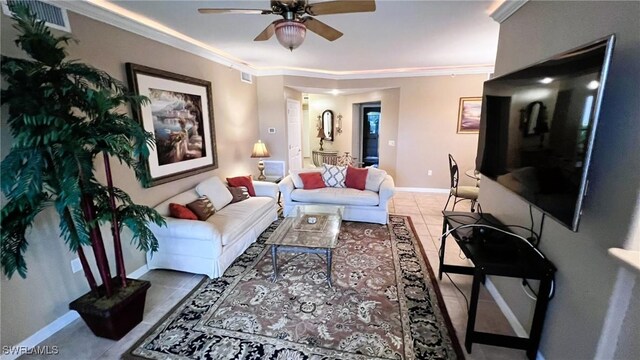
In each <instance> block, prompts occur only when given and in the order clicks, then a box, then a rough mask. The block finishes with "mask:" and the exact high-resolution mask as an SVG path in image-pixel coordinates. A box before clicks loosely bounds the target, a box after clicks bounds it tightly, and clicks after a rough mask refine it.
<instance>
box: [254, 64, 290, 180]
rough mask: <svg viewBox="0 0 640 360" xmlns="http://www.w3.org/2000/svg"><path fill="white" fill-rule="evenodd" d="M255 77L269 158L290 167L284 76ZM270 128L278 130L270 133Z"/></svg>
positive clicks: (259, 116) (263, 139)
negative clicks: (280, 161)
mask: <svg viewBox="0 0 640 360" xmlns="http://www.w3.org/2000/svg"><path fill="white" fill-rule="evenodd" d="M254 79H255V80H254V81H255V82H257V84H258V119H259V124H260V125H259V126H260V138H261V139H262V141H263V142H264V143H265V144H266V146H267V149H268V150H269V153H270V154H271V158H269V160H282V161H284V162H285V167H286V168H287V169H288V163H289V161H288V158H287V156H288V155H287V123H286V121H285V119H286V116H285V114H286V113H285V111H286V103H285V100H284V84H283V81H282V76H263V77H259V78H254ZM269 128H275V130H276V132H275V133H274V134H269V133H268V129H269Z"/></svg>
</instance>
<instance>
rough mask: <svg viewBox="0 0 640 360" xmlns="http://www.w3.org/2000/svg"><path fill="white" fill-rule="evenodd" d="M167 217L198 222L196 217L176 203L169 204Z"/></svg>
mask: <svg viewBox="0 0 640 360" xmlns="http://www.w3.org/2000/svg"><path fill="white" fill-rule="evenodd" d="M169 215H171V217H174V218H176V219H187V220H198V217H197V216H196V214H194V213H193V211H191V210H189V208H187V207H186V206H184V205H180V204H176V203H170V204H169Z"/></svg>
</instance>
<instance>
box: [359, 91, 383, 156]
mask: <svg viewBox="0 0 640 360" xmlns="http://www.w3.org/2000/svg"><path fill="white" fill-rule="evenodd" d="M360 109H361V111H360V117H361V127H360V128H361V129H362V134H361V141H360V144H361V149H360V151H361V152H360V154H361V156H362V164H363V166H374V167H378V163H379V157H378V145H379V144H378V142H379V141H378V140H379V133H380V120H381V116H380V112H381V104H380V102H376V103H369V104H362V105H361V107H360Z"/></svg>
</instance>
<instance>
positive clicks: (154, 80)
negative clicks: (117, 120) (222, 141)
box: [126, 63, 218, 186]
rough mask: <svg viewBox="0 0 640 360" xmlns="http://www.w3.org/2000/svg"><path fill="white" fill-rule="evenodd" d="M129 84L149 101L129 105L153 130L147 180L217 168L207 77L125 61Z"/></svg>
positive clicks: (157, 181)
mask: <svg viewBox="0 0 640 360" xmlns="http://www.w3.org/2000/svg"><path fill="white" fill-rule="evenodd" d="M126 68H127V76H128V78H129V87H130V89H132V90H133V91H135V92H136V94H139V95H144V96H146V97H148V98H149V99H150V100H151V102H150V103H148V104H145V105H143V106H141V107H139V108H137V109H133V111H134V116H135V117H137V118H138V121H140V123H141V124H142V126H143V127H144V129H145V130H146V131H149V132H151V133H153V136H154V138H155V140H156V146H155V148H153V149H151V154H150V156H149V161H148V164H147V171H148V172H149V175H150V178H151V185H150V186H155V185H159V184H163V183H166V182H169V181H174V180H177V179H181V178H184V177H187V176H191V175H194V174H198V173H201V172H204V171H209V170H213V169H216V168H217V167H218V158H217V154H216V136H215V127H214V121H213V102H212V99H211V82H209V81H205V80H201V79H196V78H192V77H189V76H184V75H179V74H174V73H170V72H168V71H163V70H158V69H154V68H150V67H147V66H143V65H138V64H132V63H127V64H126Z"/></svg>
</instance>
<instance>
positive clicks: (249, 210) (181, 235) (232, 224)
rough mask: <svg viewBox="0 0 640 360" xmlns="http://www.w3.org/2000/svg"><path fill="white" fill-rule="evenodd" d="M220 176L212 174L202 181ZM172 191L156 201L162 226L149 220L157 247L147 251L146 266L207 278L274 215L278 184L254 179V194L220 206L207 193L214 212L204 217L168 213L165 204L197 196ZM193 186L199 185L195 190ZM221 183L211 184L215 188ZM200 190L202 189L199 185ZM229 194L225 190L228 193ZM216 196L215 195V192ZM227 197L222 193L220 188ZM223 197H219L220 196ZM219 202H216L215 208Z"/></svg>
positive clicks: (240, 250) (219, 273)
mask: <svg viewBox="0 0 640 360" xmlns="http://www.w3.org/2000/svg"><path fill="white" fill-rule="evenodd" d="M212 180H215V182H216V183H219V184H223V183H222V182H221V181H220V180H219V179H217V178H212V179H208V180H206V181H205V182H209V181H212ZM205 182H203V183H201V184H200V185H198V187H196V188H195V189H191V190H188V191H185V192H183V193H180V194H178V195H175V196H173V197H171V198H169V199H167V200H165V201H163V202H162V203H160V204H159V205H157V206H156V207H155V210H156V211H158V213H160V215H162V216H163V217H164V219H165V221H166V223H167V226H166V227H158V226H156V225H153V224H152V226H151V230H152V231H153V233H154V234H155V235H156V237H157V238H158V243H159V248H158V251H157V252H155V253H147V264H148V266H149V269H157V268H160V269H173V270H180V271H186V272H190V273H195V274H205V275H207V276H209V277H210V278H216V277H220V276H222V274H223V273H224V272H225V270H226V269H227V268H228V267H229V265H231V263H232V262H233V261H234V260H235V259H236V258H237V257H238V256H240V254H242V253H243V252H244V251H245V250H246V249H247V248H248V247H249V245H251V244H252V243H253V242H255V241H256V239H257V238H258V236H259V235H260V234H261V233H262V232H263V231H264V230H265V229H267V227H269V225H270V224H271V223H272V222H273V221H275V220H276V219H277V218H278V215H277V203H276V199H277V196H278V187H277V185H276V184H274V183H270V182H263V181H254V182H253V186H254V188H255V192H256V196H255V197H250V198H249V199H246V200H243V201H240V202H237V203H233V204H227V205H224V206H221V204H220V201H219V200H217V199H211V200H212V202H213V205H214V207H215V208H216V212H215V214H214V215H213V216H211V217H209V218H208V219H207V220H206V221H199V220H184V219H177V218H172V217H169V204H170V203H177V204H181V205H184V204H188V203H190V202H192V201H195V200H197V199H198V197H199V194H198V192H199V189H200V186H202V185H203V184H204V183H205ZM196 189H198V191H196ZM223 190H224V191H226V192H228V190H227V189H226V187H224V185H222V188H220V187H218V188H216V191H217V192H218V193H222V192H223ZM200 193H202V192H201V191H200ZM229 195H230V193H229ZM215 196H216V197H217V195H215ZM224 196H225V197H226V194H224ZM222 203H224V201H223V202H222ZM218 207H221V208H220V209H218Z"/></svg>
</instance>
